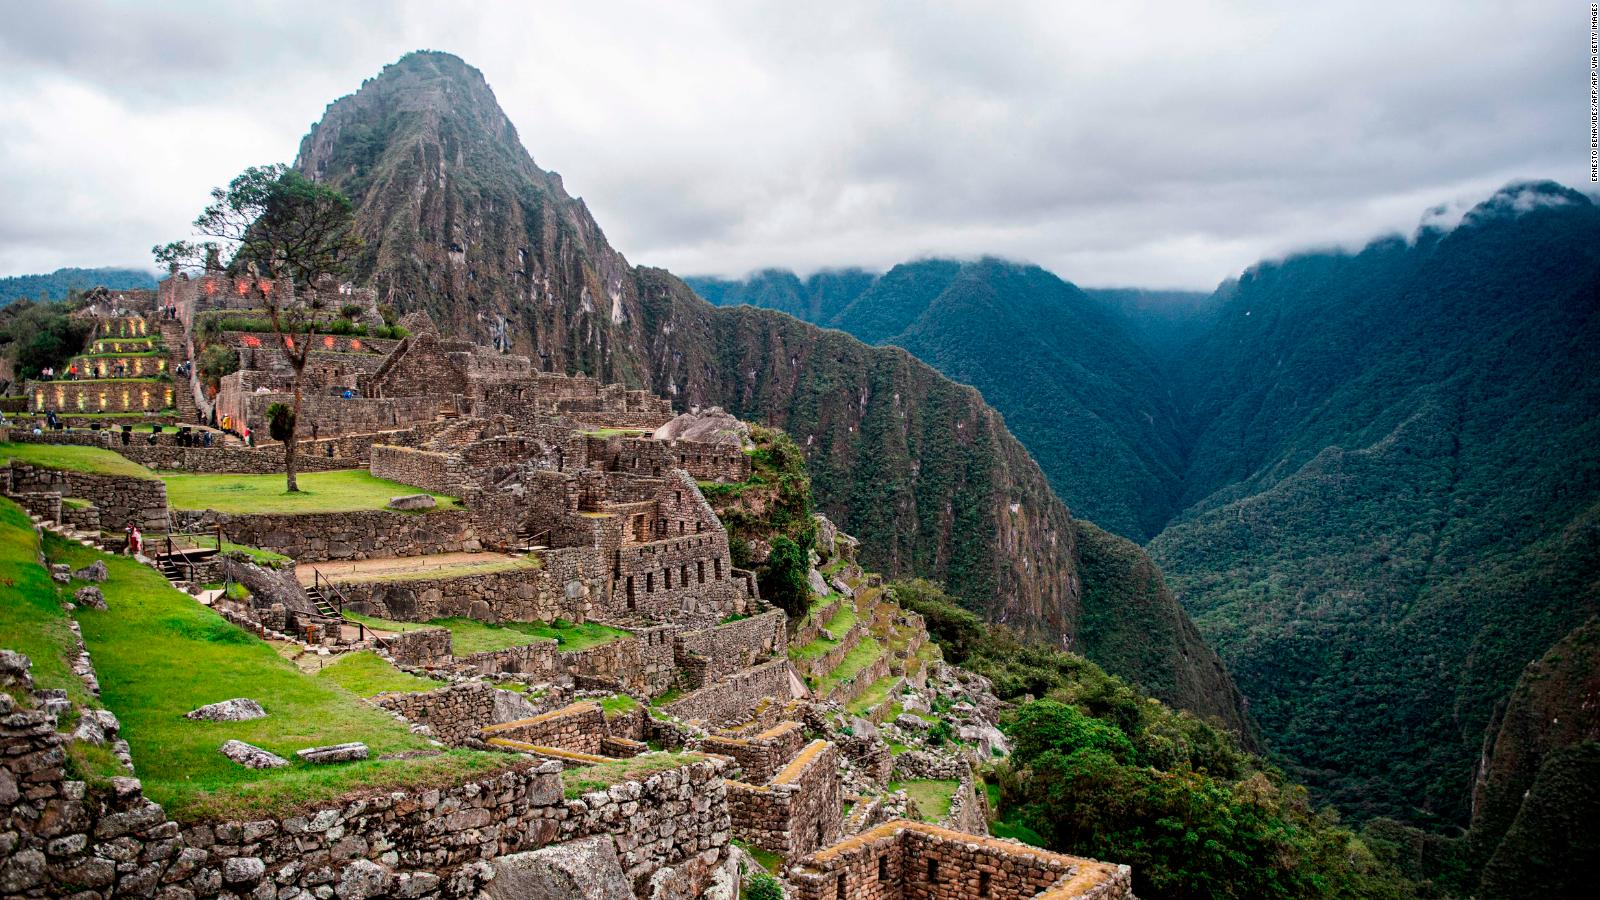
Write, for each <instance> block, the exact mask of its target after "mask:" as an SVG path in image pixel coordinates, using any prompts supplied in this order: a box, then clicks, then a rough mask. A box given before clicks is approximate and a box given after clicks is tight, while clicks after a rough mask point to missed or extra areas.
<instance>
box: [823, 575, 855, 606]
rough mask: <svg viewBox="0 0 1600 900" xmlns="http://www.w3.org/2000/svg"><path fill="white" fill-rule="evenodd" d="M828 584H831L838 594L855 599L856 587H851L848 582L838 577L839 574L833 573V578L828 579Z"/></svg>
mask: <svg viewBox="0 0 1600 900" xmlns="http://www.w3.org/2000/svg"><path fill="white" fill-rule="evenodd" d="M829 584H831V585H833V589H834V590H836V591H838V592H839V593H840V594H843V595H844V596H846V597H848V598H850V599H852V600H854V599H855V596H856V589H855V588H853V587H851V586H850V585H849V584H847V583H845V580H844V579H843V578H840V577H839V576H837V575H835V576H834V577H833V580H832V581H830V582H829Z"/></svg>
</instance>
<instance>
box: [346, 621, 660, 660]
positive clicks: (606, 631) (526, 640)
mask: <svg viewBox="0 0 1600 900" xmlns="http://www.w3.org/2000/svg"><path fill="white" fill-rule="evenodd" d="M344 617H345V618H347V619H349V620H350V621H352V622H360V623H361V624H363V625H365V626H367V627H368V628H376V629H378V630H380V631H421V630H423V629H426V628H448V629H450V646H451V652H452V653H454V655H456V656H466V655H467V654H469V653H487V652H490V651H494V650H508V649H510V648H512V647H525V646H527V645H528V644H531V643H533V642H534V641H537V640H539V639H540V638H554V639H555V642H556V644H557V648H556V649H557V650H559V651H561V652H563V653H570V652H572V651H576V650H587V649H589V648H590V647H598V646H599V645H601V644H608V643H610V642H612V641H614V640H616V639H618V638H623V637H627V636H628V634H629V633H628V632H626V631H623V630H622V629H620V628H612V627H611V626H609V625H601V624H599V623H597V622H585V623H584V624H582V625H577V624H573V623H571V622H563V621H557V622H552V623H545V622H505V623H503V624H500V625H490V624H488V623H487V622H479V621H478V620H476V619H465V618H459V617H457V618H449V619H433V620H432V621H428V622H394V621H391V620H389V619H380V618H378V617H376V616H363V615H361V614H359V613H352V612H347V613H345V614H344Z"/></svg>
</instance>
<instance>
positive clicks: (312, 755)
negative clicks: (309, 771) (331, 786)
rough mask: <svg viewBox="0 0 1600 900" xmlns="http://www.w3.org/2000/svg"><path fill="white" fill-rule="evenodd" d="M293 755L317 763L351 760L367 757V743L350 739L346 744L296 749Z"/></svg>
mask: <svg viewBox="0 0 1600 900" xmlns="http://www.w3.org/2000/svg"><path fill="white" fill-rule="evenodd" d="M294 755H295V756H298V757H300V759H301V760H302V761H304V762H308V763H317V764H319V765H320V764H324V763H338V762H352V761H354V760H358V759H366V758H367V745H366V744H363V743H361V742H360V741H352V742H350V743H348V744H329V745H328V746H326V747H307V748H306V749H304V750H296V751H295V753H294Z"/></svg>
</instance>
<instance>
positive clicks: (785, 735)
mask: <svg viewBox="0 0 1600 900" xmlns="http://www.w3.org/2000/svg"><path fill="white" fill-rule="evenodd" d="M805 740H806V738H805V729H804V728H802V727H801V726H800V723H799V722H780V723H778V724H777V725H774V726H773V727H771V728H769V729H767V730H766V731H763V732H761V733H760V734H757V735H755V736H753V737H748V738H741V737H733V736H731V735H716V734H713V735H708V736H707V737H706V738H705V739H704V740H703V741H701V743H700V748H701V749H702V750H704V751H705V752H707V753H720V754H722V755H723V756H730V757H733V759H734V761H735V762H737V763H738V764H739V771H740V774H739V778H740V779H741V780H742V781H744V782H746V783H748V784H765V783H766V782H767V781H769V780H771V778H772V776H774V775H776V774H778V771H779V770H780V769H782V768H783V767H784V766H786V765H788V764H789V761H790V760H792V759H794V757H795V756H796V755H797V754H798V753H799V752H800V750H801V748H802V747H803V746H804V744H805Z"/></svg>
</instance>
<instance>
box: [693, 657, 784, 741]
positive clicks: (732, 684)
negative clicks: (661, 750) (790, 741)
mask: <svg viewBox="0 0 1600 900" xmlns="http://www.w3.org/2000/svg"><path fill="white" fill-rule="evenodd" d="M789 678H790V675H789V660H788V659H775V660H773V661H772V662H769V663H763V664H762V665H759V666H756V667H754V668H751V669H746V670H744V671H742V672H737V673H735V674H733V675H730V676H728V677H727V678H725V679H723V680H722V681H719V682H716V683H715V684H710V685H707V686H706V687H703V688H701V689H699V690H697V691H692V692H690V693H688V694H685V695H683V696H682V697H679V698H678V699H677V700H674V701H672V702H671V703H669V704H667V707H666V709H667V712H670V713H672V714H673V715H675V716H678V717H679V718H682V719H704V720H706V721H708V722H710V723H712V724H713V725H725V724H728V723H731V722H742V721H745V720H746V719H749V718H750V715H751V713H752V712H754V711H755V708H756V706H757V705H758V704H760V703H761V701H762V700H764V699H765V698H768V697H774V698H777V699H778V700H779V701H780V702H781V701H786V700H788V699H789Z"/></svg>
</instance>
